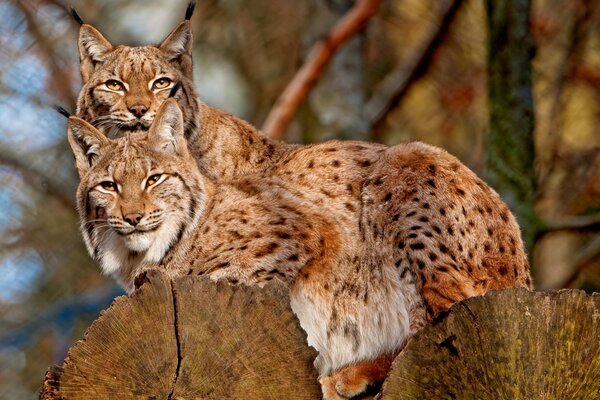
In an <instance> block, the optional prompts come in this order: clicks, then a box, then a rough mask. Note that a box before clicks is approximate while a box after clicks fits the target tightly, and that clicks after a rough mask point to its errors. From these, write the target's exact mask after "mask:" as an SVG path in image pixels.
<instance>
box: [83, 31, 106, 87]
mask: <svg viewBox="0 0 600 400" xmlns="http://www.w3.org/2000/svg"><path fill="white" fill-rule="evenodd" d="M78 45H79V62H80V64H79V69H80V71H81V78H82V79H83V83H86V82H87V81H88V80H89V79H90V76H92V74H93V73H94V69H95V68H96V65H97V64H98V63H102V62H104V59H105V57H106V54H107V53H108V52H109V51H111V50H112V49H113V47H112V45H111V44H110V42H109V41H108V40H106V39H105V38H104V36H102V34H101V33H100V32H98V31H97V30H96V29H95V28H94V27H92V26H91V25H88V24H83V25H81V28H79V42H78Z"/></svg>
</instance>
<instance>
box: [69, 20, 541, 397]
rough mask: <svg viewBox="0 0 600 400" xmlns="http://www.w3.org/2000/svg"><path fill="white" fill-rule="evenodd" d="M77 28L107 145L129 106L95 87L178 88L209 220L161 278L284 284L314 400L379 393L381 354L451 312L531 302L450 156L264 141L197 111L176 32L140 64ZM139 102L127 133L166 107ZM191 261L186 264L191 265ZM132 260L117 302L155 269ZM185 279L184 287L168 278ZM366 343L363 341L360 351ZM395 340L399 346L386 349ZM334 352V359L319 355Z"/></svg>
mask: <svg viewBox="0 0 600 400" xmlns="http://www.w3.org/2000/svg"><path fill="white" fill-rule="evenodd" d="M88 27H89V26H88ZM90 28H91V27H89V28H87V27H86V25H84V26H83V27H82V31H81V33H80V49H81V48H82V47H85V46H84V45H85V44H86V43H87V45H88V46H89V45H90V43H92V44H94V43H95V44H96V47H97V48H100V49H102V48H103V47H104V48H105V51H104V53H102V55H101V56H100V57H103V59H102V61H101V62H99V61H95V62H93V63H92V62H91V61H89V60H90V57H89V55H87V54H86V53H85V51H82V53H81V54H82V64H81V65H82V76H84V82H85V83H84V87H83V89H82V91H81V94H80V97H79V103H78V115H79V116H81V117H82V118H83V119H85V120H87V121H89V122H91V123H92V124H94V125H95V126H97V127H99V128H103V131H104V133H105V134H108V135H109V136H123V135H124V134H127V133H129V131H128V130H125V131H123V130H119V129H117V128H115V127H116V123H115V119H116V118H118V117H119V116H122V115H125V114H126V112H125V111H124V110H126V108H127V98H128V96H133V93H134V91H138V89H135V90H132V92H131V93H129V92H127V93H124V94H123V95H122V96H121V97H116V96H114V93H111V94H110V95H111V96H112V97H108V95H107V94H106V93H104V92H103V91H102V90H100V87H101V86H102V85H103V84H104V82H106V80H107V79H116V77H118V78H120V79H122V80H123V81H124V82H125V83H127V84H128V85H129V87H130V88H144V87H147V86H148V85H149V83H150V82H152V79H156V78H155V77H156V76H159V75H161V74H166V75H168V76H169V77H170V78H171V79H172V80H173V81H175V80H178V81H180V82H182V90H180V91H179V92H178V93H177V95H176V97H175V98H176V100H177V103H178V105H179V107H180V108H181V109H182V111H183V126H184V128H185V137H186V138H187V142H188V148H189V154H188V155H187V156H186V157H189V156H191V157H193V159H194V160H195V161H196V164H197V166H198V168H199V171H200V173H201V174H202V175H203V177H204V178H201V179H199V180H198V182H200V183H198V184H197V185H190V186H189V187H190V189H192V190H191V193H195V195H197V196H200V197H201V196H204V195H205V196H207V198H206V202H203V204H204V203H205V207H206V213H207V214H205V216H206V215H209V216H213V217H206V218H207V219H202V220H201V221H199V222H198V224H200V226H202V228H201V229H200V228H198V230H195V231H194V230H193V229H195V228H190V227H191V226H192V225H193V224H191V222H190V221H185V222H181V224H182V225H181V229H183V230H184V231H185V232H184V233H182V235H183V236H182V237H183V238H185V240H179V241H178V242H177V243H176V244H175V245H174V246H173V248H172V249H171V250H170V251H169V254H168V255H166V256H165V258H164V260H162V261H161V263H160V268H163V269H165V270H167V271H171V273H172V274H173V275H177V274H181V273H207V274H209V275H211V276H212V277H214V278H223V279H228V280H229V281H230V282H232V283H238V282H246V283H257V284H262V283H264V282H265V281H267V280H269V279H272V278H273V276H279V277H281V278H282V279H284V280H286V281H287V282H288V283H290V286H291V288H290V289H291V296H292V308H293V309H294V311H295V312H296V314H297V315H298V317H299V319H300V321H301V323H302V325H303V328H304V329H305V330H306V331H307V332H308V336H309V340H313V342H312V343H311V344H312V345H313V346H315V347H316V348H317V349H318V350H319V351H320V356H319V359H318V360H317V366H318V367H319V370H320V373H321V374H322V382H324V383H323V387H324V392H325V394H326V396H325V398H326V399H333V398H350V397H352V396H354V395H357V394H359V393H360V391H361V390H362V389H364V388H366V387H369V386H371V385H373V384H376V383H377V382H379V381H381V380H382V377H383V376H384V375H385V373H384V372H382V371H387V369H388V368H389V364H390V361H389V357H388V356H384V355H385V354H394V353H395V352H396V351H397V350H398V349H399V348H400V346H402V345H403V343H405V340H406V339H407V338H409V337H410V336H411V335H412V334H414V332H416V331H417V330H418V329H420V328H421V327H422V326H423V325H424V324H425V323H426V322H427V321H429V320H431V318H432V317H433V315H435V314H436V313H437V312H439V311H443V310H446V309H447V308H448V307H450V306H451V305H452V304H453V303H455V302H456V301H459V300H462V299H464V298H467V297H470V296H476V295H481V294H484V293H486V292H487V291H489V290H491V289H495V288H504V287H526V288H531V280H530V276H529V271H528V263H527V257H526V254H525V251H524V247H523V243H522V241H521V238H520V232H519V228H518V225H517V224H516V222H515V219H514V217H513V216H512V214H511V213H510V211H509V210H508V208H507V207H506V205H505V204H504V203H503V202H502V201H501V199H500V198H499V196H498V195H497V194H496V193H495V192H494V191H493V190H492V189H490V188H489V187H488V186H487V185H486V184H485V183H483V182H482V181H481V180H480V179H479V178H477V176H476V175H475V174H473V173H472V172H471V171H470V170H468V169H467V168H466V167H465V166H464V165H462V164H461V163H460V162H459V161H458V160H457V159H456V158H454V157H453V156H451V155H449V154H448V153H447V152H445V151H443V150H441V149H438V148H435V147H432V146H428V145H425V144H422V143H408V144H404V145H399V146H395V147H391V148H387V147H385V146H383V145H379V144H374V143H364V142H342V141H331V142H326V143H321V144H316V145H308V146H298V145H290V144H286V143H283V142H277V141H273V140H271V139H269V138H267V137H265V136H264V135H263V134H262V133H261V132H259V131H258V130H256V129H255V128H254V127H252V126H251V125H249V124H248V123H246V122H244V121H241V120H240V119H238V118H236V117H234V116H232V115H229V114H227V113H225V112H223V111H221V110H218V109H216V108H213V107H210V106H208V105H206V104H204V103H202V102H200V101H199V100H197V97H196V92H195V88H194V85H193V82H192V80H191V73H190V71H191V67H190V66H191V31H190V30H189V22H187V21H185V22H183V23H182V24H180V26H179V27H178V28H177V29H176V30H175V31H174V32H173V33H172V34H171V35H170V36H169V38H168V39H166V40H165V42H163V44H162V45H161V46H145V47H138V48H131V47H126V46H119V47H117V48H113V47H112V45H110V43H108V41H106V39H104V38H103V37H102V36H101V35H100V34H99V33H97V31H96V32H95V33H94V32H93V31H91V30H90ZM91 29H93V28H91ZM94 31H95V30H94ZM90 32H92V34H90ZM94 37H95V40H93V38H94ZM90 38H92V39H90ZM173 42H175V43H185V44H186V46H184V51H183V53H182V54H180V55H179V58H175V59H171V58H170V57H172V52H171V53H168V54H170V56H165V54H166V53H165V48H168V47H170V46H168V45H169V43H173ZM188 45H189V46H188ZM86 57H87V58H86ZM86 60H88V61H89V62H88V61H86ZM92 64H93V68H92V69H90V65H92ZM84 67H85V68H84ZM84 69H85V71H84ZM165 71H167V72H165ZM86 76H87V79H86ZM139 92H143V90H142V89H139V91H138V92H136V93H139ZM146 95H147V96H148V97H149V99H150V100H148V101H149V102H150V104H151V107H150V109H151V110H152V111H151V112H152V113H153V114H148V117H147V118H146V120H144V121H142V122H143V123H142V124H141V125H140V126H138V127H137V128H139V129H137V128H136V129H133V131H135V132H139V131H147V130H148V129H149V123H150V122H151V121H152V120H153V119H154V115H155V114H156V110H158V107H160V105H161V104H162V102H163V101H164V99H165V98H166V92H165V91H163V92H158V93H154V94H149V93H146ZM149 113H150V111H149ZM150 116H152V118H150ZM104 121H109V122H104ZM111 130H112V131H113V132H112V133H113V135H111ZM134 139H135V137H132V138H130V141H132V140H134ZM187 162H189V160H188V159H186V163H187ZM180 166H181V165H180ZM188 167H189V166H187V167H186V168H188ZM206 178H210V179H212V180H215V179H218V180H221V183H218V184H214V183H213V182H211V181H210V180H208V179H206ZM82 186H85V183H84V182H82ZM177 190H178V189H177ZM177 190H174V191H173V192H172V193H180V192H179V191H177ZM194 191H196V192H194ZM185 192H186V193H187V195H188V196H193V195H192V194H190V192H188V191H185ZM166 197H168V196H166ZM177 201H180V199H177ZM83 217H84V216H82V218H83ZM88 218H90V217H89V216H88ZM203 218H204V217H203ZM194 226H195V225H194ZM192 231H193V233H190V232H192ZM84 235H85V233H84ZM189 254H191V255H193V258H192V260H197V261H189V259H188V256H189ZM136 257H137V258H136ZM136 257H133V258H132V260H133V263H131V262H130V263H127V264H126V265H127V266H128V267H127V268H124V269H122V270H119V272H118V274H120V275H119V276H118V277H119V279H120V280H121V282H123V283H124V285H125V286H126V287H127V288H128V289H130V290H131V289H132V288H133V279H134V277H135V275H136V274H137V273H139V272H140V271H141V270H143V269H144V268H146V267H149V266H152V263H146V264H144V263H143V262H142V263H139V262H140V259H139V255H136ZM136 263H137V264H136ZM190 263H191V264H192V265H193V268H192V269H191V270H189V271H183V270H171V269H172V268H174V266H177V265H187V264H190ZM392 293H394V294H395V295H394V296H395V297H394V296H392ZM390 296H392V297H390ZM382 305H385V307H384V310H383V311H382V310H381V309H379V308H378V307H381V306H382ZM386 307H387V309H385V308H386ZM394 307H398V308H397V309H394ZM386 312H387V314H386ZM403 313H405V314H406V318H407V320H406V321H404V320H403V316H402V314H403ZM316 316H319V318H321V319H323V320H325V321H326V328H324V326H323V325H322V324H319V322H318V321H315V318H316ZM389 318H392V319H394V318H396V319H397V321H396V322H397V324H396V325H394V327H390V326H388V327H386V328H384V327H382V326H380V327H379V328H377V327H378V324H381V323H382V321H384V320H386V319H389ZM404 324H406V325H408V326H407V327H406V329H407V331H406V332H405V333H404V331H403V329H404ZM323 329H326V330H324V331H323ZM377 329H379V330H378V331H377ZM386 329H387V330H386ZM394 329H396V330H397V331H394V332H390V330H392V331H393V330H394ZM365 330H366V331H369V332H371V333H372V334H370V336H369V335H363V333H364V332H365ZM359 333H361V334H360V335H359ZM392 333H393V334H395V335H397V336H398V337H394V338H392V339H386V338H384V337H383V336H385V335H389V334H392ZM359 337H360V340H359V339H358V338H359ZM365 338H366V339H365ZM333 348H337V349H338V350H336V351H333V350H332V351H329V350H328V349H333ZM380 356H381V357H380ZM378 357H379V358H378ZM345 365H346V366H347V367H344V366H345ZM332 388H335V391H336V393H337V394H335V396H339V397H335V396H334V394H332V393H333V392H332V390H333V389H332ZM327 393H330V394H327Z"/></svg>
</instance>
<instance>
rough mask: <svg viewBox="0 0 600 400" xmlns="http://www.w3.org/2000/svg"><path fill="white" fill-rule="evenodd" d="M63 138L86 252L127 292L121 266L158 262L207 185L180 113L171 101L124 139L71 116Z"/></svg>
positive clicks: (199, 204) (188, 223) (186, 225)
mask: <svg viewBox="0 0 600 400" xmlns="http://www.w3.org/2000/svg"><path fill="white" fill-rule="evenodd" d="M68 139H69V143H70V145H71V148H72V150H73V153H74V155H75V164H76V168H77V171H78V173H79V175H80V178H81V182H80V184H79V188H78V190H77V208H78V211H79V216H80V222H81V231H82V233H83V236H84V239H85V242H86V245H87V248H88V251H89V252H90V254H91V255H92V256H93V257H94V258H95V259H96V260H98V261H99V262H100V264H101V266H102V269H103V270H104V272H105V273H107V274H111V275H113V276H115V277H116V278H118V279H119V280H120V281H121V282H122V283H125V286H126V287H128V288H131V287H130V285H131V282H132V279H133V277H131V276H129V275H131V273H132V271H126V270H123V269H127V268H129V267H127V266H128V265H130V264H131V262H132V260H137V261H136V262H138V263H139V262H142V263H146V264H157V263H160V262H161V260H162V259H163V257H164V256H165V255H166V254H167V253H168V252H169V251H170V249H171V248H172V246H173V245H174V244H175V243H176V242H177V241H178V240H179V239H180V238H181V237H182V235H183V234H184V233H185V232H187V231H189V230H191V229H193V227H194V226H195V224H196V223H197V221H198V219H199V217H200V215H201V212H202V209H203V207H204V199H205V194H206V191H205V186H204V180H203V177H202V176H201V175H200V173H199V172H198V168H197V166H196V163H195V161H194V160H193V158H192V157H191V156H190V154H189V153H188V150H187V143H186V140H185V138H184V135H183V118H182V114H181V111H180V110H179V107H178V106H177V103H176V102H175V100H173V99H168V100H167V101H165V102H164V103H163V104H162V105H161V107H160V108H159V110H158V111H157V113H156V118H155V119H154V122H153V124H152V125H151V127H150V129H149V131H148V133H147V134H132V135H128V136H127V137H125V138H121V139H109V138H107V137H105V136H104V135H103V134H102V133H100V132H99V131H98V130H97V129H96V128H94V127H93V126H91V125H90V124H88V123H87V122H85V121H83V120H82V119H80V118H77V117H71V118H69V127H68ZM130 268H133V266H130Z"/></svg>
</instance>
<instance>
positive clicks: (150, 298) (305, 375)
mask: <svg viewBox="0 0 600 400" xmlns="http://www.w3.org/2000/svg"><path fill="white" fill-rule="evenodd" d="M149 280H150V282H149V283H146V284H144V285H142V287H141V288H140V289H139V290H138V291H137V292H136V293H134V294H133V295H132V296H130V297H129V298H127V297H124V296H123V297H119V298H117V299H116V300H115V301H114V303H113V304H112V306H111V307H110V308H109V309H108V310H106V311H105V312H104V313H103V314H102V316H101V317H100V318H99V319H98V320H96V321H95V322H94V323H93V324H92V326H91V327H90V328H89V329H88V331H87V333H86V335H85V338H84V340H83V341H80V342H78V343H77V344H76V345H75V346H74V347H73V348H71V350H70V351H69V355H68V357H67V358H66V359H65V362H64V364H63V366H62V367H53V368H51V369H50V370H49V372H48V373H47V374H46V380H45V382H44V386H43V388H42V393H41V394H40V398H41V399H62V398H64V399H91V398H93V399H116V398H118V399H135V398H140V399H141V398H144V399H149V398H152V399H200V398H201V399H311V400H312V399H318V398H320V388H319V385H318V382H317V374H316V372H315V371H314V368H313V366H312V362H313V360H314V358H315V357H316V352H315V351H314V350H312V349H311V348H309V347H308V346H307V345H306V334H305V333H304V332H303V331H302V329H301V328H300V326H299V324H298V321H297V319H296V317H295V316H294V315H293V313H292V311H291V309H290V307H289V301H288V300H287V296H288V294H287V291H286V289H285V288H284V287H283V285H282V284H280V283H272V284H269V285H267V286H266V287H265V288H264V289H259V288H254V287H245V286H229V285H228V284H226V283H218V284H215V283H212V282H209V281H208V280H207V279H205V278H200V277H192V276H190V277H183V278H180V279H177V280H174V281H172V282H171V281H169V280H168V279H166V278H165V277H164V276H161V275H158V274H150V275H149Z"/></svg>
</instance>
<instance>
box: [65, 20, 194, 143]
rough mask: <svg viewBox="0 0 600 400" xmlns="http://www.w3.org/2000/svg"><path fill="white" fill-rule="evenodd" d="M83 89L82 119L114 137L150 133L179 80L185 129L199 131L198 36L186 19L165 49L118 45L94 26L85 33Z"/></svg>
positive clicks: (82, 30)
mask: <svg viewBox="0 0 600 400" xmlns="http://www.w3.org/2000/svg"><path fill="white" fill-rule="evenodd" d="M79 52H80V62H81V64H80V71H81V77H82V79H83V83H84V85H83V88H82V90H81V92H80V94H79V99H78V102H77V115H78V116H79V117H81V118H83V119H84V120H86V121H87V122H89V123H91V124H92V125H93V126H95V127H96V128H97V129H99V130H100V131H101V132H103V133H104V134H105V135H106V136H108V137H109V138H117V137H121V136H126V135H127V134H129V133H135V132H143V131H148V129H149V128H150V125H151V124H152V121H153V120H154V118H155V116H156V112H157V110H158V108H159V107H160V105H161V104H162V103H163V102H164V101H165V100H166V99H167V97H168V95H169V91H170V90H171V89H172V88H173V86H174V85H175V83H176V82H181V84H182V89H181V90H180V91H179V92H181V93H178V94H177V97H176V98H177V100H178V103H179V105H180V107H181V109H182V111H183V113H184V120H185V121H186V126H185V130H186V133H188V135H189V132H187V131H188V130H192V129H194V128H195V127H196V125H197V124H196V122H195V121H196V120H197V118H198V116H197V115H196V114H197V104H196V101H195V97H196V94H195V90H194V86H193V81H192V32H191V27H190V24H189V21H184V22H182V23H181V24H179V26H178V27H177V28H176V29H175V30H174V31H173V32H172V33H171V34H170V35H169V36H168V37H167V38H166V39H165V40H164V41H163V43H161V44H160V45H159V46H144V47H129V46H117V47H115V48H113V46H112V45H111V44H110V42H108V40H106V39H105V38H104V37H103V36H102V35H101V34H100V32H98V31H97V30H96V29H94V28H93V27H92V26H90V25H87V24H83V25H82V26H81V28H80V32H79Z"/></svg>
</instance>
